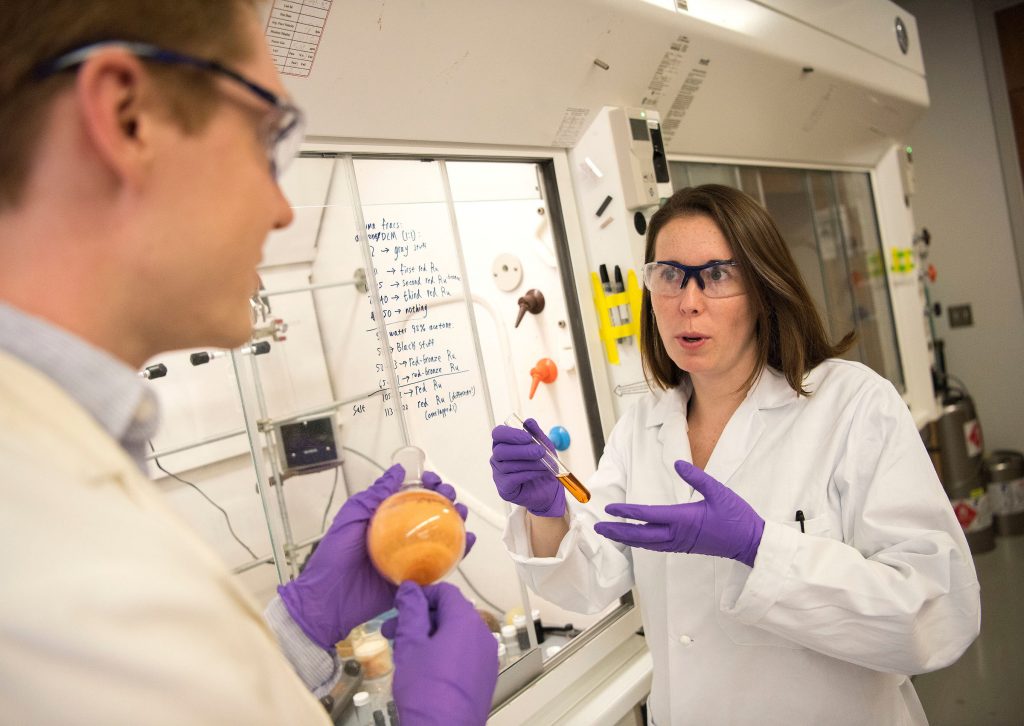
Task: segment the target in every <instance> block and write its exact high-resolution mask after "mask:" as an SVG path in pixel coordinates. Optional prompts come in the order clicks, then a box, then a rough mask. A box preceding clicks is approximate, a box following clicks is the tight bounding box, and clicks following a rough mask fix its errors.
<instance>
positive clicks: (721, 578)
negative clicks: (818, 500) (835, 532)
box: [715, 515, 831, 650]
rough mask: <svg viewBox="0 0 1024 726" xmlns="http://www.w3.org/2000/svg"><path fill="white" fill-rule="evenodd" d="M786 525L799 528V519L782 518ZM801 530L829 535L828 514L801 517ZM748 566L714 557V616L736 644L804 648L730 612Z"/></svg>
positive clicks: (739, 592) (740, 589) (812, 533)
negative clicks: (785, 519) (715, 611)
mask: <svg viewBox="0 0 1024 726" xmlns="http://www.w3.org/2000/svg"><path fill="white" fill-rule="evenodd" d="M784 524H785V525H786V526H787V527H790V528H792V529H796V530H797V531H798V532H799V531H800V523H799V522H796V521H791V522H789V521H788V522H784ZM803 524H804V529H803V533H804V534H807V535H817V536H822V537H828V536H829V532H830V531H831V525H830V522H829V517H828V516H827V515H821V516H817V517H812V518H811V519H806V520H804V523H803ZM750 572H751V570H750V568H749V567H747V566H746V565H744V564H742V563H740V562H735V561H734V560H727V559H722V558H715V601H716V603H717V605H718V610H717V613H716V614H717V617H718V626H719V627H720V628H721V629H722V631H723V632H724V633H725V634H726V635H727V636H728V637H729V639H730V640H731V641H732V642H734V643H736V644H737V645H755V646H756V645H762V646H775V647H778V648H789V649H792V650H799V649H803V646H802V645H799V644H797V643H794V642H793V641H792V640H789V639H788V638H783V637H781V636H779V635H775V634H774V633H770V632H768V631H767V630H764V629H763V628H759V627H757V626H754V625H747V624H745V623H742V622H740V620H739V619H737V618H736V616H734V615H731V614H730V613H729V612H727V611H728V610H731V609H732V608H733V607H734V606H735V604H736V601H737V600H739V598H740V595H741V594H742V592H743V588H744V587H745V586H746V584H747V578H748V576H749V575H750Z"/></svg>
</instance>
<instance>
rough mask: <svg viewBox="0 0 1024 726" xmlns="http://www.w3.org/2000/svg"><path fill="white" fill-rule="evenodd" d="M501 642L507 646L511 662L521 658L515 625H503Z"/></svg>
mask: <svg viewBox="0 0 1024 726" xmlns="http://www.w3.org/2000/svg"><path fill="white" fill-rule="evenodd" d="M501 640H502V642H503V643H504V644H505V649H506V650H507V655H508V659H509V662H512V661H514V660H516V659H517V658H518V657H519V652H520V651H519V639H518V638H517V637H516V626H515V625H502V626H501Z"/></svg>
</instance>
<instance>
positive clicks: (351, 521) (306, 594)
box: [277, 464, 476, 651]
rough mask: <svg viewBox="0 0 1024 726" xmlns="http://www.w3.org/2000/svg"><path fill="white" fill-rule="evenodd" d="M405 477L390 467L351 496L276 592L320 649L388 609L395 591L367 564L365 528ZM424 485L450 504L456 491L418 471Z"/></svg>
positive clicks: (461, 509)
mask: <svg viewBox="0 0 1024 726" xmlns="http://www.w3.org/2000/svg"><path fill="white" fill-rule="evenodd" d="M404 478H405V470H404V469H403V468H402V466H401V464H395V465H394V466H392V467H391V468H390V469H388V470H387V471H385V472H384V475H383V476H381V477H380V478H379V479H378V480H377V481H375V482H374V483H373V485H372V486H371V487H369V488H368V489H366V490H365V491H362V492H359V493H358V494H356V495H355V496H352V497H350V498H349V500H348V501H347V502H345V504H344V505H342V507H341V509H339V510H338V513H337V514H336V515H335V516H334V522H333V523H332V524H331V528H330V529H329V530H327V534H325V535H324V537H323V539H321V540H320V544H319V545H318V546H317V548H316V551H315V552H313V554H312V555H311V556H310V558H309V562H307V563H306V567H305V569H304V570H303V571H302V573H301V574H300V575H299V576H298V577H297V578H296V579H295V580H293V581H291V582H289V583H287V584H285V585H281V586H280V587H278V588H277V592H278V594H279V595H280V596H281V600H282V601H283V602H284V606H285V608H286V609H287V610H288V613H289V614H290V615H291V616H292V619H293V620H294V621H295V622H296V623H297V624H298V625H299V627H300V628H302V631H303V632H304V633H305V634H306V635H308V636H309V638H310V640H312V641H313V642H314V643H316V644H317V645H319V646H320V647H321V648H323V649H324V650H328V651H330V650H332V649H333V648H334V644H335V643H337V642H338V641H339V640H341V639H342V638H344V637H345V636H346V635H347V634H348V632H349V631H350V630H352V628H354V627H355V626H356V625H359V624H360V623H364V622H366V621H367V620H369V619H370V618H372V617H374V616H375V615H379V614H380V613H382V612H384V611H385V610H390V609H391V606H392V603H393V602H394V597H395V590H396V588H395V586H394V585H392V584H391V583H390V582H388V581H387V580H385V579H384V578H383V577H382V576H381V575H380V573H378V572H377V569H376V568H375V567H374V566H373V563H372V562H371V561H370V555H369V552H368V551H367V549H366V530H367V527H368V526H369V524H370V519H371V518H372V517H373V513H374V512H376V511H377V507H379V506H380V503H381V502H383V501H384V500H385V499H387V498H388V497H389V496H391V495H392V494H394V493H395V492H397V491H398V488H399V487H400V486H401V484H402V481H403V480H404ZM423 486H424V487H426V488H427V489H434V490H436V491H437V492H438V494H442V495H444V496H445V497H447V498H448V499H451V500H452V501H453V502H454V501H455V488H454V487H452V486H451V485H450V484H445V483H443V482H442V481H441V477H439V476H438V475H437V474H435V473H433V472H431V471H425V472H423ZM455 509H456V510H457V511H458V513H459V515H460V516H461V517H462V519H463V520H465V519H466V514H467V511H466V505H464V504H458V503H457V504H455ZM475 541H476V535H475V534H473V533H472V532H466V552H467V553H468V552H469V550H470V548H471V547H472V546H473V542H475Z"/></svg>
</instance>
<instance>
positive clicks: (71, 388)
mask: <svg viewBox="0 0 1024 726" xmlns="http://www.w3.org/2000/svg"><path fill="white" fill-rule="evenodd" d="M0 350H2V351H4V352H6V353H9V354H11V355H13V356H15V357H16V358H20V359H21V360H22V361H24V362H25V363H27V364H28V365H30V366H32V367H33V368H35V369H36V370H38V371H39V372H40V373H43V374H44V375H46V376H48V377H49V378H52V379H53V381H54V382H55V383H56V384H57V385H58V386H60V387H61V389H63V390H64V392H65V393H67V394H68V395H69V396H71V398H73V399H74V400H75V401H77V402H78V403H79V404H80V405H81V406H82V408H84V409H85V410H86V411H87V412H88V413H89V415H91V416H92V417H93V418H94V419H96V422H97V423H99V425H100V426H101V427H102V428H103V430H104V431H106V432H107V433H108V434H110V436H111V437H112V438H113V439H114V440H116V441H117V442H118V443H119V444H121V446H122V447H123V448H124V450H125V451H127V452H128V454H129V455H130V456H131V457H132V459H134V460H135V463H136V464H138V466H139V469H140V470H141V471H143V472H146V453H147V449H148V446H149V440H150V439H151V438H152V437H153V435H154V434H156V430H157V427H158V425H159V419H160V415H159V405H158V403H157V399H156V396H155V395H153V392H152V391H151V390H149V388H148V387H147V386H146V383H145V381H143V380H142V379H141V378H139V376H138V373H137V372H136V371H134V370H132V369H131V368H130V367H129V366H128V365H127V364H125V363H124V362H122V361H120V360H118V359H117V358H115V357H114V356H112V355H111V354H110V353H107V352H106V351H103V350H100V349H99V348H97V347H95V346H93V345H90V344H89V343H87V342H85V341H84V340H82V339H81V338H79V337H77V336H75V335H73V334H71V333H69V332H67V331H66V330H62V329H61V328H59V327H57V326H55V325H53V324H52V323H49V322H47V321H45V320H42V319H40V318H37V317H34V316H32V315H29V314H28V313H25V312H23V311H21V310H19V309H18V308H16V307H13V306H11V305H8V304H6V303H3V302H0Z"/></svg>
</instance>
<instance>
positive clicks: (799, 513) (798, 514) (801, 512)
mask: <svg viewBox="0 0 1024 726" xmlns="http://www.w3.org/2000/svg"><path fill="white" fill-rule="evenodd" d="M796 521H798V522H799V523H800V531H801V532H803V531H804V510H802V509H798V510H796Z"/></svg>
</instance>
